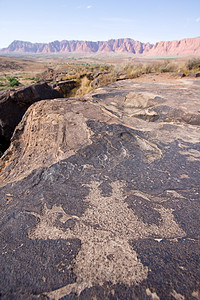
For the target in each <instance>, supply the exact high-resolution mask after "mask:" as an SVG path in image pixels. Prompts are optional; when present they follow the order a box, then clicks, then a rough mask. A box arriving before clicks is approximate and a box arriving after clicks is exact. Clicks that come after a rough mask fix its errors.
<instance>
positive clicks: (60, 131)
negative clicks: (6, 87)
mask: <svg viewBox="0 0 200 300" xmlns="http://www.w3.org/2000/svg"><path fill="white" fill-rule="evenodd" d="M199 91H200V85H199V81H197V80H196V81H191V80H185V79H184V80H183V79H181V80H179V81H175V83H174V84H173V83H170V84H169V83H168V84H167V83H159V82H155V83H151V84H150V83H140V82H135V81H131V80H130V81H120V82H117V83H114V84H112V85H110V86H108V87H105V88H99V89H98V90H96V92H93V93H91V94H89V95H88V96H87V97H86V98H87V101H80V100H78V99H74V100H72V99H70V100H69V99H68V100H66V99H58V100H49V101H41V102H38V103H35V104H33V105H32V106H31V107H30V108H29V109H28V110H27V112H26V114H25V116H24V117H23V120H22V121H21V123H20V124H19V125H18V127H17V128H16V130H15V133H14V136H13V141H12V143H11V146H10V148H9V149H8V150H7V152H6V153H5V154H4V156H3V157H2V160H1V168H3V170H2V172H1V176H0V179H1V189H0V205H1V209H0V214H1V218H0V220H1V237H0V248H1V264H0V268H1V270H0V272H1V281H0V290H1V298H2V299H11V298H12V299H38V298H39V299H142V300H143V299H163V300H164V299H198V298H199V288H200V283H199V273H200V269H199V268H200V264H199V243H198V241H199V240H198V239H199V231H200V223H199V210H200V203H199V201H200V197H199V195H200V194H199V193H200V177H199V170H200V127H199V125H198V124H193V125H191V124H188V122H185V121H184V120H183V119H180V118H179V115H178V117H177V114H174V118H173V120H170V119H168V120H167V115H168V114H169V112H170V109H171V110H175V108H178V109H180V110H182V111H183V112H184V113H186V112H187V113H189V114H191V115H193V114H194V115H196V114H198V110H199ZM163 106H165V107H167V109H166V110H165V114H166V116H165V118H164V117H159V118H158V119H157V120H156V121H154V122H147V121H145V120H142V119H139V118H135V116H137V115H138V114H141V112H142V114H145V113H146V114H149V110H152V109H153V112H156V113H157V114H158V110H159V109H161V108H162V112H163ZM169 108H170V109H169ZM150 113H152V112H151V111H150ZM162 114H164V113H162ZM166 120H167V121H166Z"/></svg>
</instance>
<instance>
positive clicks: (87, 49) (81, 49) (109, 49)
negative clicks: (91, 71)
mask: <svg viewBox="0 0 200 300" xmlns="http://www.w3.org/2000/svg"><path fill="white" fill-rule="evenodd" d="M11 52H19V53H70V52H76V53H132V54H143V55H149V56H165V55H167V56H168V55H173V56H183V55H196V56H200V37H197V38H189V39H183V40H177V41H164V42H158V43H156V44H155V45H153V44H150V43H142V42H139V41H134V40H132V39H117V40H115V39H112V40H109V41H98V42H89V41H66V40H64V41H61V42H59V41H54V42H51V43H48V44H43V43H30V42H24V41H14V42H12V43H11V44H10V45H9V46H8V48H4V49H1V50H0V53H11Z"/></svg>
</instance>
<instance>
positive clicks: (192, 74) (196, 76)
mask: <svg viewBox="0 0 200 300" xmlns="http://www.w3.org/2000/svg"><path fill="white" fill-rule="evenodd" d="M189 77H194V78H199V77H200V72H197V73H191V74H189Z"/></svg>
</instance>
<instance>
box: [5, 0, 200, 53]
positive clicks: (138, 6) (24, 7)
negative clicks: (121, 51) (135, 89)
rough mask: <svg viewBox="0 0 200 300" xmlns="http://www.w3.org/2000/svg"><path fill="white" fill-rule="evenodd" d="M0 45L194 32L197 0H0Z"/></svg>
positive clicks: (198, 20)
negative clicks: (18, 41)
mask: <svg viewBox="0 0 200 300" xmlns="http://www.w3.org/2000/svg"><path fill="white" fill-rule="evenodd" d="M0 12H1V17H0V48H3V47H7V46H8V45H9V44H10V43H11V42H12V41H13V40H24V41H31V42H50V41H54V40H59V41H60V40H64V39H66V40H90V41H97V40H108V39H111V38H125V37H128V38H132V39H135V40H139V41H141V42H151V43H155V42H156V41H161V40H164V41H166V40H176V39H182V38H186V37H188V38H189V37H197V36H200V0H165V1H163V0H143V1H142V0H137V1H135V0H132V1H131V0H121V1H116V0H115V1H114V0H110V1H109V0H69V1H68V0H57V1H55V0H0Z"/></svg>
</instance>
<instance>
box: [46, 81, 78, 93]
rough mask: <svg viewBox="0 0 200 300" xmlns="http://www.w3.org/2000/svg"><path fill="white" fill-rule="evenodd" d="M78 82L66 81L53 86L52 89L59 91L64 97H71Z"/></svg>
mask: <svg viewBox="0 0 200 300" xmlns="http://www.w3.org/2000/svg"><path fill="white" fill-rule="evenodd" d="M77 86H78V85H77V82H76V81H75V80H65V81H60V82H58V83H54V84H52V87H53V88H54V89H55V90H56V91H58V92H59V93H60V94H61V95H62V96H63V97H68V96H70V92H71V91H72V90H73V89H74V88H76V87H77Z"/></svg>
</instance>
